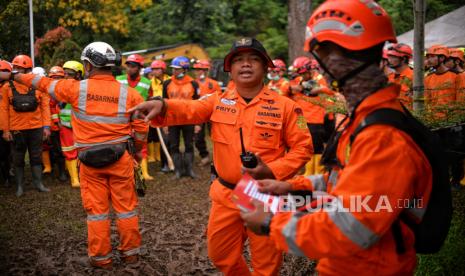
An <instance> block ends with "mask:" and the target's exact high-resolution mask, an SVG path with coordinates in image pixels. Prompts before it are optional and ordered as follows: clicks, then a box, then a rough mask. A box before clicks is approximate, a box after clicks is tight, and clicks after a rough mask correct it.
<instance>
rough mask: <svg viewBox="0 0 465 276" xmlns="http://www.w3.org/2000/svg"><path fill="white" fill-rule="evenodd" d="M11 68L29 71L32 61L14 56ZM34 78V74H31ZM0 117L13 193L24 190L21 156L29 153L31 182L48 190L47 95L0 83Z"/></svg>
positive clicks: (24, 56) (14, 83) (41, 189)
mask: <svg viewBox="0 0 465 276" xmlns="http://www.w3.org/2000/svg"><path fill="white" fill-rule="evenodd" d="M11 63H12V64H13V71H15V72H20V73H22V74H28V73H30V72H31V70H32V60H31V58H30V57H28V56H26V55H19V56H16V57H15V58H14V59H13V61H12V62H11ZM30 77H33V75H30ZM1 93H2V102H1V105H0V120H1V121H3V122H4V125H3V139H5V140H7V141H12V142H13V165H14V166H15V179H16V186H17V190H16V196H18V197H19V196H21V195H22V194H23V190H24V165H25V164H24V157H25V155H26V150H27V151H28V153H29V164H30V165H31V172H32V183H33V184H34V186H35V187H36V188H37V189H38V190H39V191H41V192H49V191H50V190H49V189H48V188H46V187H44V185H43V184H42V156H41V155H42V141H43V140H46V139H48V138H49V137H50V106H49V102H50V98H49V97H48V95H47V94H46V93H43V92H42V90H37V89H29V87H27V86H24V85H23V84H20V83H18V82H15V81H10V82H9V83H8V84H6V85H3V86H2V91H1Z"/></svg>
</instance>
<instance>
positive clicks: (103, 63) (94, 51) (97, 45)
mask: <svg viewBox="0 0 465 276" xmlns="http://www.w3.org/2000/svg"><path fill="white" fill-rule="evenodd" d="M81 60H82V61H88V62H89V63H90V64H92V65H93V66H95V67H107V66H120V65H121V53H120V52H117V51H115V49H113V47H111V45H110V44H108V43H105V42H92V43H90V44H89V45H87V46H86V47H85V48H84V50H83V51H82V54H81Z"/></svg>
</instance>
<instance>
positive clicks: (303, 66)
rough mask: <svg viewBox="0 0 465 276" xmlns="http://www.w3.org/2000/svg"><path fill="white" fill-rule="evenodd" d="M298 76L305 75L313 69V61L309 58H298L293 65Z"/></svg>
mask: <svg viewBox="0 0 465 276" xmlns="http://www.w3.org/2000/svg"><path fill="white" fill-rule="evenodd" d="M292 66H293V67H294V68H295V70H297V73H298V74H303V73H305V72H307V71H308V70H310V69H311V68H312V60H311V59H310V58H309V57H298V58H296V59H295V60H294V62H293V63H292Z"/></svg>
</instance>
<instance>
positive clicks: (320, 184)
mask: <svg viewBox="0 0 465 276" xmlns="http://www.w3.org/2000/svg"><path fill="white" fill-rule="evenodd" d="M399 89H400V88H399V86H397V85H391V86H388V87H386V88H384V89H382V90H380V91H378V92H376V93H375V94H373V95H371V96H369V97H367V98H366V99H365V100H364V101H363V102H362V103H361V104H360V105H359V106H358V107H357V109H356V112H355V115H354V116H353V122H352V123H350V124H348V127H347V128H346V129H345V130H344V131H343V134H342V136H341V139H340V140H339V144H338V148H337V158H338V160H339V161H340V162H341V163H342V166H343V168H342V169H339V170H333V172H332V173H331V174H330V175H328V174H326V175H312V176H309V177H308V178H305V177H299V178H296V179H294V180H293V181H290V182H291V183H292V184H293V189H296V190H297V189H309V190H314V191H325V192H327V193H328V194H329V195H331V196H334V198H333V201H331V203H329V204H328V205H325V207H323V208H322V209H320V210H316V211H314V212H310V213H278V214H277V215H275V216H274V217H273V219H272V222H271V232H270V238H271V239H272V240H274V242H275V243H276V245H277V247H278V248H279V249H283V250H286V251H289V252H292V253H295V254H300V255H305V256H307V257H308V258H310V259H318V260H319V263H318V266H317V270H318V271H319V272H320V273H321V274H323V275H325V274H327V275H412V274H413V272H414V269H415V266H416V255H415V249H414V247H413V243H414V236H413V232H412V231H411V230H410V228H408V226H406V225H405V224H404V223H403V222H401V231H402V234H403V240H404V245H405V248H406V252H405V253H404V254H403V255H398V254H397V253H396V246H395V241H394V238H393V234H392V230H391V225H392V223H393V222H394V220H396V218H397V217H398V216H399V214H400V212H401V211H402V210H405V209H402V208H404V203H405V199H407V200H408V199H412V198H421V199H423V201H422V203H423V205H422V206H423V207H425V206H426V204H427V203H428V200H429V196H430V192H431V185H432V172H431V166H430V165H429V162H428V159H427V158H426V156H425V155H424V154H423V152H422V150H421V149H420V148H419V147H418V146H417V145H416V144H415V142H414V141H413V140H412V138H411V137H410V136H409V135H408V134H406V133H404V132H402V131H400V130H398V129H396V128H394V127H391V126H385V125H374V126H371V127H369V128H367V129H365V130H364V131H362V132H361V133H360V134H359V135H358V136H357V139H356V140H355V141H354V143H353V144H352V146H350V144H349V140H350V136H351V134H352V133H353V132H354V130H355V128H356V127H357V126H358V125H359V124H360V122H361V121H362V119H363V118H365V117H366V116H367V115H368V114H369V113H371V112H373V111H374V110H376V109H379V108H393V109H397V110H401V107H400V104H399V102H398V101H397V97H398V95H399ZM357 197H358V199H359V200H358V202H361V201H362V200H363V201H365V202H366V205H368V206H369V208H371V210H373V212H370V211H369V209H366V208H359V209H358V210H357V209H355V211H354V208H352V209H349V208H350V206H351V204H352V203H353V202H354V201H353V200H354V198H357ZM370 197H371V198H370ZM366 198H368V199H369V200H366ZM351 200H352V202H351ZM380 202H382V203H381V205H378V204H380ZM336 205H339V206H342V207H344V208H348V209H349V210H348V211H333V212H329V211H328V208H334V207H335V206H336ZM354 205H355V204H354ZM352 206H353V205H352ZM377 206H378V207H380V206H381V207H383V206H390V207H391V208H380V209H378V212H376V207H377ZM419 207H420V206H419ZM389 209H390V210H389ZM333 210H334V209H333ZM424 210H425V208H419V209H417V210H416V211H424ZM420 213H421V212H420Z"/></svg>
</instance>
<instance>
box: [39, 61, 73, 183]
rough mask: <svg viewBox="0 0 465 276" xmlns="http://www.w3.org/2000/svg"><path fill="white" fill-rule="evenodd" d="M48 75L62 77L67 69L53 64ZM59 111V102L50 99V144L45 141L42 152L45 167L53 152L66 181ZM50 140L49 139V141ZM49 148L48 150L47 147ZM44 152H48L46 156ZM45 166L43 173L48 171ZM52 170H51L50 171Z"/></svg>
mask: <svg viewBox="0 0 465 276" xmlns="http://www.w3.org/2000/svg"><path fill="white" fill-rule="evenodd" d="M48 77H49V78H52V79H57V80H58V79H62V78H64V77H65V71H64V70H63V68H62V67H60V66H53V67H52V68H50V71H49V72H48ZM59 112H60V107H59V106H58V102H57V101H55V100H54V99H50V114H51V119H52V121H51V123H50V130H51V134H50V144H48V143H44V151H43V153H42V162H44V167H45V168H46V167H47V166H45V164H46V162H48V166H49V167H51V165H50V164H51V162H50V156H49V152H51V153H52V156H51V157H52V158H51V159H52V160H53V163H55V164H56V165H57V167H58V180H60V181H63V182H64V181H66V180H68V177H67V175H66V171H65V157H64V156H63V152H62V150H61V143H60V123H59V122H60V119H59ZM47 142H48V141H47ZM46 148H47V149H48V150H47V151H46V150H45V149H46ZM44 153H47V154H46V155H47V156H45V157H44ZM45 168H44V171H43V173H46V171H45ZM48 172H50V171H48Z"/></svg>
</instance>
